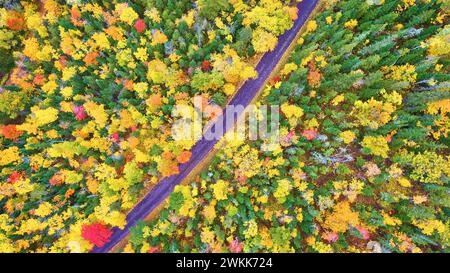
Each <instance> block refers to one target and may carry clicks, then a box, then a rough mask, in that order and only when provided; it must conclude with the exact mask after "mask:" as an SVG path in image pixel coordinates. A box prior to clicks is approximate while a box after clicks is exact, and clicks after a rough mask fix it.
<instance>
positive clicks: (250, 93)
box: [91, 0, 318, 253]
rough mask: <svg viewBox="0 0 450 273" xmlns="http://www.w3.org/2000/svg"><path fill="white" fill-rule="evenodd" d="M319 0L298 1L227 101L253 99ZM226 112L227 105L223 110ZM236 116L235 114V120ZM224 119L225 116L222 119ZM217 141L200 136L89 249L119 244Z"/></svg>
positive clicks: (106, 248)
mask: <svg viewBox="0 0 450 273" xmlns="http://www.w3.org/2000/svg"><path fill="white" fill-rule="evenodd" d="M317 2H318V0H303V1H302V2H300V3H298V4H297V7H298V10H299V12H298V13H299V15H298V18H297V20H296V21H295V22H294V25H293V27H292V28H291V29H289V30H288V31H286V32H285V33H284V34H283V35H281V36H280V37H279V38H278V45H277V46H276V48H275V49H274V50H273V51H271V52H267V53H266V54H264V56H263V57H262V58H261V60H260V61H259V63H258V65H257V66H256V71H257V72H258V78H256V79H252V80H248V81H246V82H245V83H244V84H243V85H242V87H241V88H240V89H239V90H238V91H237V93H236V94H235V96H234V97H233V98H232V99H231V101H230V103H229V104H228V105H234V106H237V105H242V106H244V107H246V106H247V105H248V104H249V103H250V102H251V101H252V99H253V98H254V97H255V96H256V95H257V93H258V91H259V90H260V89H261V88H262V87H263V84H264V82H265V81H266V80H267V78H268V77H269V76H270V74H271V72H272V70H273V69H274V68H275V67H276V65H277V64H278V62H279V61H280V59H281V57H282V56H283V54H284V52H285V51H286V50H287V49H288V47H289V46H290V44H291V43H292V41H293V40H294V38H295V36H296V35H297V33H298V32H299V31H300V29H301V28H302V26H303V24H304V23H305V22H306V20H307V19H308V16H309V15H310V14H311V12H312V11H313V10H314V8H315V6H316V4H317ZM222 115H223V116H226V109H225V111H224V112H223V114H222ZM237 118H238V117H235V120H236V119H237ZM223 120H225V119H223ZM223 120H222V119H221V118H218V119H217V122H216V123H215V124H213V125H212V126H213V127H212V130H214V126H224V127H223V128H225V129H224V130H223V133H226V131H227V130H228V129H230V128H231V127H232V126H233V124H226V122H225V121H223ZM217 142H218V140H217V139H214V140H206V139H205V138H202V139H201V140H199V141H198V142H197V143H196V144H195V145H194V146H193V147H192V149H191V152H192V156H191V158H190V160H189V161H188V162H186V163H184V164H180V166H179V170H180V172H179V173H178V174H176V175H172V176H170V177H166V178H164V179H162V180H161V181H160V182H159V183H158V184H157V185H156V186H155V187H154V188H153V189H152V190H151V191H150V192H149V193H148V194H147V195H146V196H145V197H144V198H143V199H142V200H141V202H140V203H138V204H137V205H136V206H135V207H134V208H133V209H132V210H131V211H130V212H129V213H128V215H127V225H126V226H125V228H124V229H119V228H117V227H116V228H114V229H113V230H112V231H113V235H112V236H111V238H110V241H109V242H108V243H106V244H105V245H104V246H103V247H95V248H94V249H93V250H92V251H91V252H92V253H104V252H109V251H110V250H111V249H112V248H113V247H114V246H115V245H116V244H118V243H119V242H120V241H121V240H122V239H123V238H125V237H126V236H127V234H128V233H129V231H130V228H131V227H133V226H134V225H135V224H136V223H137V222H138V221H139V220H143V219H145V218H146V217H147V215H149V214H150V213H151V212H152V211H153V210H154V209H155V208H156V207H158V205H159V204H160V203H161V202H163V201H164V200H165V199H166V198H167V197H168V196H169V194H170V193H171V192H172V191H173V189H174V187H175V186H176V185H178V184H179V183H181V181H183V179H184V178H186V176H187V175H188V174H189V173H190V172H191V171H192V170H193V169H194V168H195V167H196V166H197V165H198V164H199V163H200V162H201V161H202V160H203V158H204V157H205V156H207V155H208V153H209V152H210V151H211V150H212V149H213V147H214V145H215V144H216V143H217Z"/></svg>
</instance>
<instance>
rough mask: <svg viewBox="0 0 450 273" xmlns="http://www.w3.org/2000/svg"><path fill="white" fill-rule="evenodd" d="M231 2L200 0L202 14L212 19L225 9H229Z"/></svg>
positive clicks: (224, 0)
mask: <svg viewBox="0 0 450 273" xmlns="http://www.w3.org/2000/svg"><path fill="white" fill-rule="evenodd" d="M229 6H230V4H229V3H228V1H227V0H200V1H199V7H200V16H202V17H204V18H206V19H208V20H210V21H212V20H214V18H216V17H217V16H218V15H219V13H220V12H221V11H223V10H226V9H228V7H229Z"/></svg>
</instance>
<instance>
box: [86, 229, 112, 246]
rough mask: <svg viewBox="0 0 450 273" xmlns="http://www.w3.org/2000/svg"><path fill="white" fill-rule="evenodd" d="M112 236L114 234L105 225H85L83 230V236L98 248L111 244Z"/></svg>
mask: <svg viewBox="0 0 450 273" xmlns="http://www.w3.org/2000/svg"><path fill="white" fill-rule="evenodd" d="M111 235H112V232H111V231H110V230H109V229H108V228H107V227H106V226H105V225H102V224H99V223H94V224H90V225H84V226H83V227H82V228H81V236H82V237H83V238H84V239H86V240H88V241H89V242H91V243H93V244H94V245H95V246H97V247H102V246H104V245H105V243H107V242H109V238H110V237H111Z"/></svg>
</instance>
